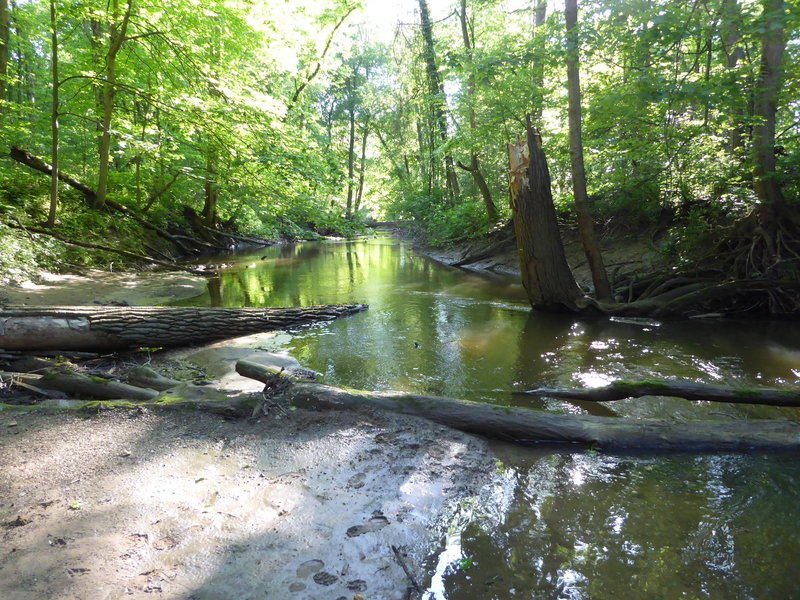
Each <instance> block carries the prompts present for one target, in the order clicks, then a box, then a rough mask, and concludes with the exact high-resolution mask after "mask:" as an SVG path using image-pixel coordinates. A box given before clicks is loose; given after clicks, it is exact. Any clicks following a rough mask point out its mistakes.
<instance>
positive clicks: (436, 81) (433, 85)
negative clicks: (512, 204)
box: [417, 0, 460, 202]
mask: <svg viewBox="0 0 800 600" xmlns="http://www.w3.org/2000/svg"><path fill="white" fill-rule="evenodd" d="M417 2H418V3H419V15H420V24H421V28H422V43H423V55H424V58H425V69H426V71H427V73H428V87H429V92H428V93H429V94H430V97H431V103H432V107H433V117H434V121H435V123H436V126H437V127H438V129H439V137H440V139H441V141H442V144H446V143H447V140H448V137H449V136H448V134H447V101H446V98H445V94H444V86H443V85H442V79H441V77H440V76H439V68H438V67H437V65H436V51H435V48H434V45H433V25H432V24H431V16H430V11H429V10H428V2H427V0H417ZM444 169H445V177H446V181H447V191H448V193H449V195H450V201H451V202H452V201H455V200H456V198H458V196H459V194H460V191H459V187H458V176H457V175H456V169H455V163H454V161H453V156H452V154H450V152H445V154H444Z"/></svg>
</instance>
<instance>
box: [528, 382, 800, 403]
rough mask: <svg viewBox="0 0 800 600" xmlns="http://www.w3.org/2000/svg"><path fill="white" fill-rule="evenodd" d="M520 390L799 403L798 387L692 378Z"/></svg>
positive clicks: (573, 396)
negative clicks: (741, 384)
mask: <svg viewBox="0 0 800 600" xmlns="http://www.w3.org/2000/svg"><path fill="white" fill-rule="evenodd" d="M522 393H523V394H525V395H528V396H554V397H557V398H567V399H570V400H582V401H585V402H613V401H615V400H624V399H626V398H641V397H642V396H670V397H673V398H684V399H686V400H697V401H701V402H730V403H734V404H762V405H768V406H800V390H776V389H753V388H739V387H730V386H721V385H720V386H717V385H708V384H704V383H694V382H691V381H661V380H647V381H615V382H613V383H610V384H608V385H606V386H603V387H596V388H589V389H557V388H538V389H535V390H528V391H525V392H522Z"/></svg>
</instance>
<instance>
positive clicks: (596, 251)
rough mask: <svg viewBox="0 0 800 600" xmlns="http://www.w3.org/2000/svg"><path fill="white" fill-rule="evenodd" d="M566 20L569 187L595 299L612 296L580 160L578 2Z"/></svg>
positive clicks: (571, 2)
mask: <svg viewBox="0 0 800 600" xmlns="http://www.w3.org/2000/svg"><path fill="white" fill-rule="evenodd" d="M565 16H566V22H567V87H568V95H569V149H570V159H571V166H572V189H573V192H574V195H575V209H576V211H577V213H578V230H579V232H580V237H581V243H582V244H583V251H584V253H585V254H586V259H587V260H588V261H589V269H590V271H591V274H592V282H593V283H594V291H595V295H596V296H597V298H598V300H611V299H612V294H611V286H610V285H609V283H608V277H607V275H606V269H605V265H604V264H603V256H602V254H601V253H600V246H599V244H598V243H597V237H596V236H595V232H594V224H593V222H592V214H591V211H590V209H589V197H588V194H587V193H586V169H585V167H584V163H583V131H582V129H583V126H582V123H581V119H582V117H581V81H580V71H579V70H578V31H577V25H578V2H577V0H566V4H565Z"/></svg>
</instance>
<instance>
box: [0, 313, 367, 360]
mask: <svg viewBox="0 0 800 600" xmlns="http://www.w3.org/2000/svg"><path fill="white" fill-rule="evenodd" d="M366 308H367V306H366V305H365V304H328V305H321V306H305V307H295V308H193V307H166V306H155V307H154V306H125V307H114V306H36V307H28V306H19V307H13V306H8V307H4V308H2V309H0V349H3V350H124V349H130V348H141V347H150V348H152V347H175V346H187V345H192V344H199V343H206V342H210V341H214V340H220V339H226V338H232V337H237V336H242V335H249V334H253V333H259V332H262V331H271V330H275V329H284V328H286V327H292V326H296V325H302V324H305V323H312V322H315V321H330V320H333V319H336V318H337V317H342V316H345V315H350V314H353V313H356V312H359V311H362V310H365V309H366Z"/></svg>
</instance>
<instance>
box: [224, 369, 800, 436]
mask: <svg viewBox="0 0 800 600" xmlns="http://www.w3.org/2000/svg"><path fill="white" fill-rule="evenodd" d="M236 370H237V372H238V373H239V374H240V375H242V376H244V377H249V378H251V379H255V380H257V381H261V382H262V383H264V384H265V385H266V390H265V394H269V392H272V395H271V396H270V401H276V400H277V401H281V402H289V403H291V404H292V405H295V406H300V407H315V408H318V407H320V406H323V407H324V406H328V407H332V408H356V409H372V410H388V411H391V412H397V413H402V414H406V415H414V416H418V417H422V418H425V419H429V420H431V421H435V422H437V423H441V424H443V425H447V426H448V427H452V428H454V429H459V430H461V431H466V432H469V433H475V434H479V435H482V436H485V437H489V438H494V439H500V440H504V441H508V442H513V443H517V444H525V445H536V444H575V445H579V446H580V447H587V446H588V447H594V448H597V449H602V450H611V451H631V450H648V451H671V452H703V451H737V452H739V451H750V450H784V451H786V450H792V451H796V450H798V449H800V423H796V422H793V421H783V420H761V421H738V422H737V421H733V422H732V421H697V422H693V423H674V422H668V421H661V420H644V419H641V420H639V419H637V420H634V419H624V418H616V417H597V416H593V415H556V414H550V413H545V412H542V411H537V410H532V409H528V408H514V407H508V406H498V405H494V404H486V403H481V402H469V401H466V400H457V399H454V398H441V397H432V396H419V395H416V394H408V393H405V392H365V391H360V390H350V389H340V388H335V387H331V386H328V385H323V384H319V383H313V382H308V381H299V380H295V379H291V378H287V377H285V376H284V375H283V374H281V373H279V372H278V371H277V370H276V369H274V368H270V367H265V366H263V365H259V364H257V363H253V362H248V361H239V362H238V363H237V364H236ZM257 410H258V409H256V413H257Z"/></svg>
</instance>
